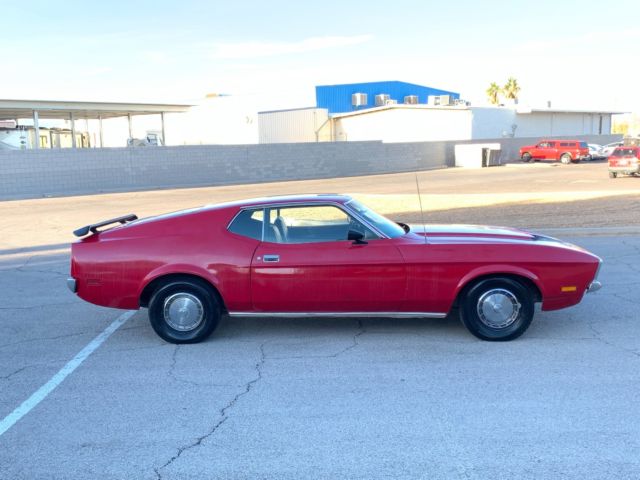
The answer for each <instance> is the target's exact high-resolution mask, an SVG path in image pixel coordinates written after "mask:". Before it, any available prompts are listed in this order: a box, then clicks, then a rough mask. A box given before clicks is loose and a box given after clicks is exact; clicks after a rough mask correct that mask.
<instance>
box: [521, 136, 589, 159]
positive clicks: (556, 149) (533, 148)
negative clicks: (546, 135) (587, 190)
mask: <svg viewBox="0 0 640 480" xmlns="http://www.w3.org/2000/svg"><path fill="white" fill-rule="evenodd" d="M520 158H521V159H522V161H523V162H530V161H532V160H534V161H537V160H555V161H557V160H560V161H561V162H562V163H564V164H565V165H566V164H569V163H571V162H579V161H580V160H587V159H589V158H590V156H589V145H588V144H587V142H583V141H580V140H541V141H540V142H539V143H538V144H537V145H527V146H525V147H522V148H520Z"/></svg>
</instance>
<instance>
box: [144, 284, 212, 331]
mask: <svg viewBox="0 0 640 480" xmlns="http://www.w3.org/2000/svg"><path fill="white" fill-rule="evenodd" d="M220 310H221V309H220V303H219V302H218V299H217V296H216V295H215V292H213V290H212V289H211V287H209V286H207V285H206V284H205V283H204V282H198V281H195V280H190V279H184V280H171V281H169V282H168V283H165V284H163V285H161V286H160V287H159V288H158V289H156V291H155V292H154V293H153V295H152V297H151V300H150V302H149V320H150V322H151V326H152V327H153V329H154V330H155V332H156V333H157V334H158V335H159V336H160V337H161V338H162V339H164V340H166V341H167V342H171V343H197V342H201V341H202V340H204V339H205V338H207V337H208V336H209V335H211V333H212V332H213V331H214V330H215V329H216V327H217V326H218V323H219V322H220V314H221V313H220Z"/></svg>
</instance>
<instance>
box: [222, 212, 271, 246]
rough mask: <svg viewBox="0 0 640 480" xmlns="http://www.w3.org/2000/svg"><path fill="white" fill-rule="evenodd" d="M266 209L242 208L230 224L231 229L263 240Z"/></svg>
mask: <svg viewBox="0 0 640 480" xmlns="http://www.w3.org/2000/svg"><path fill="white" fill-rule="evenodd" d="M263 219H264V210H263V209H262V208H260V209H256V210H242V211H241V212H240V213H239V214H238V215H237V216H236V218H234V219H233V222H231V225H229V231H230V232H233V233H236V234H238V235H242V236H243V237H249V238H253V239H255V240H262V222H263Z"/></svg>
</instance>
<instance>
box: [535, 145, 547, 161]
mask: <svg viewBox="0 0 640 480" xmlns="http://www.w3.org/2000/svg"><path fill="white" fill-rule="evenodd" d="M548 150H549V143H548V142H540V143H538V144H537V145H536V146H535V147H534V148H533V149H532V151H531V156H532V157H533V158H534V159H536V160H544V159H545V158H547V157H546V155H547V151H548Z"/></svg>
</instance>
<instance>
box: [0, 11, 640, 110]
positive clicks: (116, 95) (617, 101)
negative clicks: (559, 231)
mask: <svg viewBox="0 0 640 480" xmlns="http://www.w3.org/2000/svg"><path fill="white" fill-rule="evenodd" d="M0 7H1V8H2V24H3V27H2V29H1V31H0V59H1V60H0V61H1V67H0V68H1V72H2V73H1V75H0V89H1V93H0V98H15V99H43V100H49V99H51V100H95V101H137V102H165V103H171V102H176V103H198V102H200V101H201V100H202V99H203V98H204V96H205V95H206V94H209V93H223V94H230V95H234V96H237V97H239V98H240V97H246V98H260V99H261V101H262V104H261V107H262V108H264V109H277V108H289V107H295V106H299V107H301V106H311V105H313V104H314V103H315V98H314V86H315V85H325V84H339V83H351V82H363V81H380V80H401V81H407V82H411V83H417V84H422V85H427V86H431V87H436V88H443V89H446V90H452V91H456V92H459V93H461V95H462V97H463V98H465V99H468V100H470V101H472V103H473V104H474V105H481V104H483V103H484V102H486V95H485V90H486V89H487V87H488V85H489V84H490V83H491V82H493V81H495V82H497V83H499V84H504V83H505V82H506V79H507V78H508V77H510V76H513V77H515V78H516V79H517V80H518V82H519V84H520V86H521V88H522V90H521V94H520V97H521V100H520V102H521V103H526V104H529V105H532V106H541V105H546V102H547V101H551V102H552V105H553V106H558V107H570V108H602V109H615V110H623V111H635V112H640V88H638V78H639V77H640V23H639V22H638V19H639V18H640V3H638V2H637V0H635V1H616V0H612V1H609V2H606V3H605V2H602V1H600V0H598V1H592V0H584V1H581V2H574V1H562V0H555V1H547V0H539V1H537V2H532V1H526V2H524V1H522V2H521V1H517V0H513V1H508V2H507V1H492V0H487V1H482V2H481V1H468V0H461V1H454V2H451V1H449V2H447V1H439V2H432V1H429V0H427V1H409V0H394V1H375V0H372V1H347V0H342V1H334V0H324V1H321V2H304V1H301V0H298V1H283V0H270V1H268V2H266V1H242V0H236V1H224V2H220V1H197V0H180V1H175V0H173V1H164V0H154V1H147V0H143V1H135V0H128V1H122V0H110V1H108V2H107V1H95V0H93V1H91V0H90V1H87V0H83V1H77V0H67V1H57V2H51V1H41V0H30V1H29V2H16V1H14V0H11V1H9V0H0ZM622 65H624V67H621V66H622Z"/></svg>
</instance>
